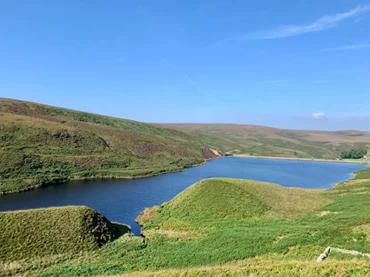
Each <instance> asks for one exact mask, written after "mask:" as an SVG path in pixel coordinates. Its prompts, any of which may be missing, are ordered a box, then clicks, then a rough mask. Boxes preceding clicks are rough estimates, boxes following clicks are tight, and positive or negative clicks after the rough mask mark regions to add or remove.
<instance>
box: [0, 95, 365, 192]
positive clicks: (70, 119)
mask: <svg viewBox="0 0 370 277" xmlns="http://www.w3.org/2000/svg"><path fill="white" fill-rule="evenodd" d="M357 146H358V147H366V148H369V146H370V133H366V132H359V131H343V132H316V131H288V130H279V129H274V128H268V127H260V126H250V125H223V124H221V125H218V124H215V125H204V124H165V125H163V124H162V125H153V124H146V123H140V122H136V121H132V120H125V119H119V118H113V117H108V116H102V115H96V114H91V113H86V112H79V111H74V110H69V109H63V108H57V107H51V106H47V105H41V104H36V103H30V102H24V101H18V100H11V99H4V98H0V156H1V157H2V158H1V159H0V194H4V193H11V192H18V191H23V190H29V189H32V188H36V187H40V186H43V185H48V184H53V183H56V182H63V181H67V180H69V179H88V178H136V177H145V176H152V175H157V174H161V173H165V172H174V171H180V170H182V169H184V167H187V166H191V165H196V164H200V163H202V162H203V161H204V159H208V158H213V157H216V156H217V153H216V152H215V151H213V150H212V149H217V150H219V151H221V152H228V151H229V152H234V153H242V154H251V155H260V156H281V157H296V158H298V157H300V158H324V159H332V158H338V157H339V154H340V153H341V152H342V151H343V150H348V149H350V148H353V147H357Z"/></svg>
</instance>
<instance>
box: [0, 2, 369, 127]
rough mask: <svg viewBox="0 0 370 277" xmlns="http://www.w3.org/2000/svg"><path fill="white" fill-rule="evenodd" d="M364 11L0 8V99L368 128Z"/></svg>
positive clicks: (270, 6)
mask: <svg viewBox="0 0 370 277" xmlns="http://www.w3.org/2000/svg"><path fill="white" fill-rule="evenodd" d="M369 26H370V1H357V0H325V1H323V0H310V1H303V0H302V1H298V0H282V1H274V0H269V1H267V0H259V1H245V0H240V1H237V0H234V1H227V0H223V1H216V0H209V1H205V0H203V1H201V0H196V1H195V0H194V1H190V0H183V1H180V0H176V1H174V0H168V1H162V0H156V1H152V0H148V1H139V0H135V1H124V0H121V1H118V0H117V1H110V0H107V1H94V0H80V1H77V0H55V1H49V0H45V1H40V0H33V1H28V0H23V1H20V0H0V96H2V97H9V98H17V99H24V100H30V101H34V102H41V103H45V104H51V105H56V106H62V107H68V108H73V109H78V110H84V111H90V112H95V113H101V114H107V115H112V116H117V117H123V118H130V119H135V120H139V121H145V122H209V123H249V124H258V125H269V126H276V127H283V128H295V129H297V128H299V129H328V130H333V129H364V130H370V28H369Z"/></svg>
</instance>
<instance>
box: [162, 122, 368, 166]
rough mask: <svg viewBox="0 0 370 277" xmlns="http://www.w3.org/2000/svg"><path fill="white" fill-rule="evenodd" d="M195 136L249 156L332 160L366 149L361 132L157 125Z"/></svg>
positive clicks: (225, 150) (252, 126) (366, 136)
mask: <svg viewBox="0 0 370 277" xmlns="http://www.w3.org/2000/svg"><path fill="white" fill-rule="evenodd" d="M158 126H160V127H166V128H172V129H174V130H179V131H183V132H187V133H189V134H191V135H194V136H197V137H198V139H199V140H202V141H203V142H204V143H207V145H209V146H210V147H214V148H217V149H220V150H222V151H224V152H230V153H235V154H246V155H251V156H268V157H288V158H308V159H327V160H334V159H337V158H340V154H341V152H343V151H346V150H349V149H352V148H357V147H359V148H362V147H364V148H366V149H369V146H370V133H369V132H362V131H338V132H325V131H309V130H307V131H303V130H282V129H276V128H270V127H262V126H254V125H238V124H159V125H158Z"/></svg>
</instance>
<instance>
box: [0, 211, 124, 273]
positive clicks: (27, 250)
mask: <svg viewBox="0 0 370 277" xmlns="http://www.w3.org/2000/svg"><path fill="white" fill-rule="evenodd" d="M127 231H128V229H127V228H126V230H123V227H120V226H118V225H115V224H112V223H111V222H109V221H108V220H107V219H106V218H105V217H104V216H102V215H100V214H98V213H97V212H96V211H94V210H92V209H89V208H87V207H78V206H76V207H72V206H70V207H69V206H67V207H61V208H47V209H34V210H21V211H15V212H2V213H0V245H1V247H0V275H1V273H2V272H7V273H8V274H11V273H16V272H22V270H21V267H22V266H23V270H24V269H25V268H26V269H27V268H29V267H31V268H32V267H33V266H35V265H37V266H41V267H42V266H46V265H50V264H53V262H58V261H59V262H60V261H61V260H62V261H63V260H64V259H69V258H70V257H75V256H76V255H80V254H81V253H82V252H87V251H92V250H96V249H98V248H99V247H101V246H102V245H103V244H105V243H107V242H109V241H113V240H114V239H116V238H118V237H119V236H120V235H121V234H122V232H127Z"/></svg>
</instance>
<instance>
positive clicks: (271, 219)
mask: <svg viewBox="0 0 370 277" xmlns="http://www.w3.org/2000/svg"><path fill="white" fill-rule="evenodd" d="M358 176H359V177H358V178H363V177H364V175H358ZM369 204H370V180H369V179H354V180H351V181H348V182H344V183H341V184H339V185H337V186H335V187H334V188H332V189H330V190H327V191H325V190H308V189H296V188H285V187H281V186H279V185H275V184H270V183H263V182H256V181H250V180H235V179H218V178H217V179H208V180H203V181H201V182H198V183H197V184H195V185H193V186H192V187H190V188H188V189H187V190H185V191H184V192H182V193H180V194H179V195H178V196H176V197H175V198H174V199H172V200H171V201H169V202H167V203H164V204H163V205H161V206H158V207H153V208H150V209H147V210H145V211H144V212H143V213H142V215H141V216H140V218H139V221H140V222H141V224H143V225H144V226H143V234H144V236H145V239H142V238H140V237H134V236H130V235H124V236H122V237H120V238H119V239H117V240H115V241H114V242H111V243H108V244H106V245H105V246H104V247H102V248H100V249H98V250H96V251H94V252H93V253H91V254H90V255H88V256H86V257H75V258H72V259H71V260H69V261H68V262H60V263H59V264H57V265H56V266H54V267H49V268H47V269H42V268H41V269H40V268H39V269H37V268H36V269H34V271H32V272H29V273H30V274H31V273H36V272H37V273H38V274H37V276H44V277H46V276H61V277H63V276H111V275H113V276H281V277H283V276H284V277H290V276H341V277H344V276H368V275H369V274H370V268H369V266H368V258H367V257H363V256H361V255H358V254H357V255H356V253H355V254H354V255H352V254H343V253H341V252H340V251H341V249H342V250H351V251H352V250H353V251H358V252H361V253H370V228H369V224H370V213H369V210H368V209H367V208H366V207H369ZM328 246H331V247H333V251H332V252H331V253H330V256H329V258H328V259H327V260H326V261H324V262H323V263H321V264H318V263H317V262H316V259H317V257H318V256H319V255H320V254H321V253H322V252H323V251H324V250H325V248H326V247H328ZM336 249H338V250H336ZM31 275H32V274H31Z"/></svg>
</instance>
